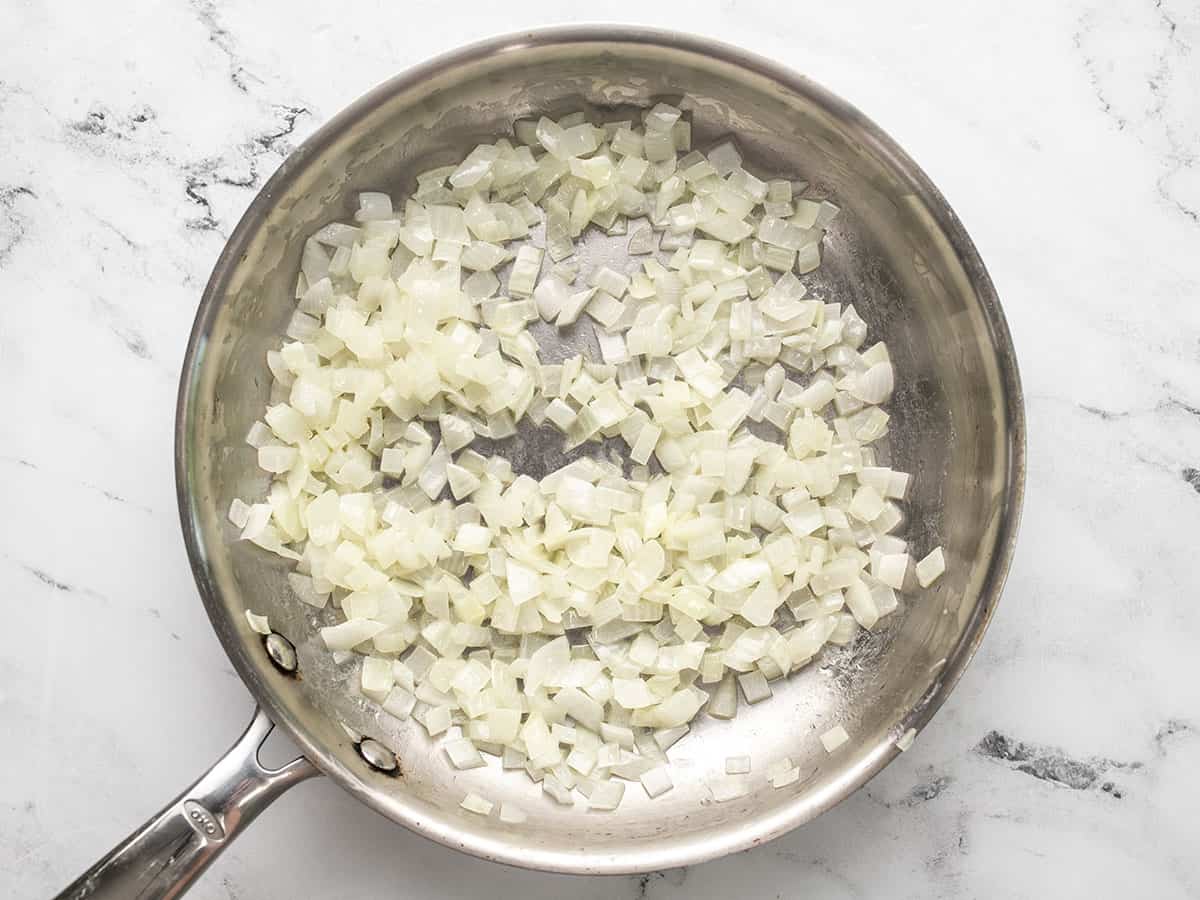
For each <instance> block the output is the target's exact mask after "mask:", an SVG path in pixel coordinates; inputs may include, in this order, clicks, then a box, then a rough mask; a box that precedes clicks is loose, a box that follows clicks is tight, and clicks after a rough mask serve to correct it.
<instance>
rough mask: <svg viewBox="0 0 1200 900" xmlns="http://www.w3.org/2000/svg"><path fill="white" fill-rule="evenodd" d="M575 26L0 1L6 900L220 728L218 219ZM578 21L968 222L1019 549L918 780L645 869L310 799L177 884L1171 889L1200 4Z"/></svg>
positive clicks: (713, 8) (1191, 652) (230, 698)
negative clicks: (746, 101)
mask: <svg viewBox="0 0 1200 900" xmlns="http://www.w3.org/2000/svg"><path fill="white" fill-rule="evenodd" d="M569 8H570V5H568V4H563V3H550V2H546V0H515V2H512V3H506V4H462V5H449V4H434V3H428V2H425V0H409V2H405V3H392V4H380V3H349V4H332V5H331V4H328V3H315V2H303V3H297V2H294V0H293V2H282V0H259V2H256V3H251V2H246V0H231V2H225V0H216V2H214V0H164V2H161V3H153V4H132V3H129V4H126V5H125V6H124V8H123V9H121V8H116V7H112V6H92V7H89V6H81V5H78V4H73V3H68V2H63V0H14V2H11V3H8V4H6V7H5V13H4V18H5V25H4V29H3V36H2V37H0V50H2V51H3V52H0V385H2V386H3V404H2V408H3V416H2V418H0V422H2V424H0V498H3V505H4V510H3V514H2V516H0V592H2V594H0V595H2V596H3V601H2V604H3V605H2V609H3V611H4V618H5V631H6V636H7V637H6V640H5V641H4V650H3V652H2V653H0V733H3V734H4V736H5V738H4V753H3V761H4V764H3V765H2V766H0V883H3V884H6V885H8V888H7V890H6V891H5V893H6V895H7V896H11V897H38V896H48V895H50V894H52V893H54V892H55V891H56V890H58V889H60V888H61V887H62V886H64V885H65V884H66V883H67V882H68V881H70V879H71V878H73V877H74V876H75V875H76V874H77V873H78V872H79V871H80V870H82V869H83V868H84V867H85V866H86V865H88V864H90V863H91V862H92V861H93V860H94V859H95V858H96V857H98V856H99V855H100V854H101V853H102V852H104V851H105V850H107V849H108V848H109V846H111V844H112V843H113V842H114V841H115V840H116V839H117V838H119V837H120V836H122V835H123V834H124V833H125V831H126V830H127V829H128V828H130V827H132V826H133V825H135V824H136V823H138V822H140V821H142V820H143V819H144V818H145V817H146V816H148V815H149V814H150V813H152V812H153V811H154V810H156V809H158V808H159V807H160V806H161V805H162V804H163V803H164V802H166V801H167V800H168V799H169V798H170V797H171V796H173V795H174V794H175V792H176V791H178V790H179V789H181V788H182V787H183V786H184V785H185V784H186V783H187V780H188V779H189V778H190V777H192V776H194V775H196V774H198V773H199V772H200V771H201V770H202V769H203V768H204V767H205V766H207V764H209V763H210V762H211V761H212V760H213V759H214V758H215V757H216V755H217V754H218V753H220V752H221V751H223V750H224V749H225V747H226V746H227V745H228V743H229V742H230V741H231V740H232V738H233V737H234V735H235V734H237V733H238V732H239V730H240V729H241V728H242V727H243V726H244V725H245V723H246V722H247V721H248V719H249V715H250V711H251V701H250V699H249V696H248V694H247V692H246V690H245V688H244V687H243V686H242V684H241V682H240V681H239V680H238V679H237V678H236V676H235V675H234V673H233V671H232V669H231V668H230V666H229V664H228V662H227V660H226V659H225V656H224V654H223V653H222V651H221V648H220V647H219V645H218V644H217V641H216V640H215V638H214V635H213V633H212V630H211V628H210V627H209V624H208V621H207V619H206V617H205V615H204V612H203V609H202V608H201V605H200V604H199V603H198V602H197V600H196V590H195V587H194V585H193V583H192V579H191V574H190V570H189V567H188V564H187V560H186V557H185V553H184V548H183V542H182V540H181V538H180V534H179V529H178V520H177V515H176V508H175V494H174V477H173V471H172V456H171V451H172V422H173V413H174V400H175V389H176V379H177V373H178V368H179V364H180V360H181V357H182V354H183V350H184V346H185V344H186V339H187V333H188V330H189V327H190V325H191V322H192V316H193V312H194V310H195V307H196V303H197V300H198V298H199V295H200V292H201V289H202V286H203V284H204V281H205V279H206V278H207V276H208V272H209V270H210V268H211V266H212V264H213V261H214V260H215V259H216V257H217V254H218V253H219V251H220V249H221V246H222V244H223V241H224V239H225V237H226V235H227V234H228V233H229V231H230V230H231V228H232V227H233V224H234V223H235V222H236V221H237V218H238V216H239V215H240V214H241V212H242V210H243V209H244V207H245V206H246V204H247V203H249V201H250V200H251V198H252V197H253V196H254V194H255V191H256V189H257V188H258V187H259V186H260V185H261V184H262V183H263V181H264V180H265V178H266V177H267V176H268V175H269V174H270V173H271V172H272V171H273V170H274V168H275V167H276V166H277V165H278V164H279V163H280V161H281V160H282V159H283V157H284V156H285V155H286V154H287V153H288V151H289V148H291V147H293V146H294V145H295V144H296V143H297V142H299V141H300V140H302V139H303V138H304V137H305V135H306V134H308V133H309V132H311V131H312V130H313V129H314V128H315V127H316V126H317V125H318V124H319V123H320V122H322V121H323V120H325V119H327V118H328V117H329V116H331V115H332V114H333V113H335V112H336V111H337V110H339V109H340V108H341V107H343V106H344V105H345V104H347V103H348V102H349V101H350V100H352V99H353V98H354V97H356V96H357V95H359V94H360V93H362V92H363V91H365V90H366V89H367V88H369V87H371V86H373V85H374V84H376V83H378V82H380V81H382V80H384V79H385V78H387V77H388V76H390V75H392V74H395V73H396V72H398V71H400V70H402V69H404V68H406V67H408V66H410V65H412V64H414V63H416V62H418V61H420V60H422V59H424V58H426V57H428V56H431V55H433V54H435V53H437V52H441V51H443V50H447V49H450V48H452V47H454V46H456V45H459V44H462V43H465V42H467V41H470V40H475V39H477V38H482V37H485V36H488V35H491V34H495V33H500V32H506V31H513V30H518V29H521V28H526V27H532V26H537V25H544V24H548V23H553V22H566V21H570V20H571V16H570V15H569V14H568V13H567V10H568V9H569ZM785 8H786V9H791V11H785ZM597 9H598V10H599V9H600V8H597ZM768 9H770V10H772V11H770V12H768ZM602 12H603V16H604V17H605V18H607V19H611V20H621V21H627V22H635V23H642V24H647V25H660V26H666V27H672V26H673V27H679V28H683V29H686V30H689V31H693V32H697V33H701V34H707V35H712V36H716V37H719V38H721V39H723V40H726V41H730V42H734V43H738V44H741V45H744V46H745V47H747V48H749V49H752V50H755V51H757V52H759V53H762V54H765V55H768V56H771V57H774V58H776V59H778V60H780V61H782V62H784V63H787V64H790V65H792V66H793V67H795V68H797V69H799V70H800V71H802V72H805V73H806V74H808V75H810V76H812V77H813V78H815V79H816V80H818V81H819V82H821V83H823V84H824V85H826V86H827V87H829V88H831V89H832V90H834V91H835V92H837V93H839V94H841V95H842V96H844V97H846V98H847V99H849V100H850V101H851V102H853V103H855V104H856V105H858V106H859V107H860V108H861V109H862V110H864V111H865V112H866V113H867V114H868V115H869V116H871V117H873V118H874V119H875V120H876V121H877V122H878V123H879V124H881V125H882V126H883V127H884V128H885V129H886V130H888V131H889V132H890V133H891V134H892V135H893V136H894V137H895V138H896V139H897V140H898V141H899V142H900V144H901V145H903V146H904V147H905V148H906V149H907V150H908V151H909V152H910V153H911V154H912V155H913V156H914V157H915V158H916V159H917V160H918V161H919V162H920V164H921V165H922V166H923V167H924V168H925V170H926V171H927V172H928V173H929V174H930V176H931V177H932V178H933V180H934V181H935V182H936V183H937V184H938V185H939V186H940V187H941V188H942V190H943V191H944V192H945V194H946V196H947V197H949V199H950V201H951V202H952V203H953V204H954V207H955V209H956V210H957V212H958V213H959V215H960V216H961V217H962V219H963V220H964V222H965V223H966V226H967V228H968V230H969V231H970V232H971V234H972V236H973V237H974V239H975V241H976V243H977V244H978V246H979V248H980V251H981V252H982V255H983V257H984V259H985V260H986V262H987V264H988V266H989V268H990V270H991V273H992V276H993V278H994V279H995V282H996V285H997V287H998V289H999V291H1000V295H1001V297H1002V298H1003V301H1004V304H1005V309H1006V311H1007V314H1008V317H1009V322H1010V323H1011V326H1012V330H1013V333H1014V336H1015V340H1016V344H1017V349H1018V353H1019V356H1020V361H1021V366H1022V375H1023V377H1024V382H1025V389H1026V397H1027V404H1028V415H1029V483H1028V495H1027V500H1026V504H1025V513H1024V524H1023V527H1022V534H1021V540H1020V544H1019V548H1018V551H1017V556H1016V560H1015V563H1014V565H1013V569H1012V574H1011V577H1010V580H1009V585H1008V589H1007V591H1006V593H1005V597H1004V601H1003V602H1002V603H1001V604H1000V607H999V611H998V613H997V615H996V618H995V620H994V622H993V624H992V626H991V629H990V631H989V632H988V635H987V638H986V640H985V641H984V643H983V646H982V649H981V650H980V652H979V654H978V656H977V657H976V659H975V661H974V663H973V664H972V665H971V667H970V668H969V670H968V672H967V674H966V676H965V678H964V679H963V681H962V683H961V685H960V686H959V688H958V689H957V691H956V692H955V693H954V695H953V696H952V697H951V699H950V700H949V702H948V703H947V704H946V706H945V707H944V709H943V710H942V711H941V713H940V714H939V715H938V716H937V717H936V718H935V720H934V722H933V723H932V725H931V726H930V727H929V728H928V729H927V730H926V731H925V732H924V733H923V734H922V735H921V737H920V738H919V739H918V741H917V743H916V745H915V747H914V748H913V749H912V750H911V751H910V752H909V753H907V754H905V755H904V756H903V757H902V758H901V759H899V760H898V761H897V762H896V763H895V764H894V765H892V766H891V767H889V768H888V769H887V770H886V771H885V772H884V773H883V774H882V775H880V776H879V777H878V778H876V779H875V780H874V781H872V782H871V783H870V784H869V785H868V786H867V788H865V789H864V790H862V791H860V792H859V793H857V794H856V795H854V796H853V797H852V798H850V799H849V800H848V801H846V802H845V803H843V804H841V805H840V806H839V807H837V808H836V809H835V810H833V811H832V812H830V813H828V814H827V815H825V816H824V817H822V818H821V819H819V820H818V821H817V822H816V823H814V824H813V825H811V826H808V827H805V828H803V829H801V830H799V831H797V832H794V833H792V834H790V835H788V836H786V837H784V838H781V839H779V840H777V841H775V842H774V843H771V844H769V845H767V846H764V847H762V848H759V849H757V850H754V851H751V852H749V853H745V854H742V855H738V856H735V857H732V858H727V859H724V860H721V861H718V862H713V863H708V864H705V865H702V866H696V867H693V868H690V869H686V870H679V871H672V872H667V873H662V874H654V875H650V876H643V877H633V878H622V879H578V878H576V879H572V878H567V877H558V876H547V875H540V874H535V873H530V872H524V871H518V870H515V869H508V868H504V867H500V866H497V865H493V864H489V863H485V862H482V861H479V860H476V859H473V858H468V857H465V856H463V855H459V854H456V853H454V852H452V851H450V850H447V849H443V848H442V847H439V846H436V845H433V844H431V843H429V842H427V841H425V840H424V839H422V838H420V837H417V836H415V835H412V834H409V833H408V832H405V831H404V830H402V829H399V828H395V827H389V826H388V825H386V824H385V823H384V822H383V821H382V820H381V819H380V818H378V817H377V816H376V814H374V813H373V812H371V811H370V810H368V809H367V808H366V807H364V806H361V805H359V804H358V803H356V802H355V801H353V800H352V799H351V798H350V797H349V796H348V795H346V794H344V793H343V792H342V791H341V790H339V789H338V788H337V787H335V786H334V785H333V784H330V783H323V782H321V781H317V782H313V783H310V784H307V785H304V786H303V787H302V788H300V789H297V790H295V791H293V792H291V793H289V794H288V795H287V796H285V797H284V798H283V799H282V800H281V801H280V802H279V803H278V806H277V808H275V809H272V810H270V811H269V812H268V813H267V814H266V815H265V816H264V817H263V819H262V821H261V822H260V823H259V824H257V825H256V826H255V827H254V828H253V829H251V830H250V831H249V832H248V833H247V834H246V835H245V836H244V837H243V838H241V839H240V840H239V841H238V843H237V844H236V845H234V846H233V847H232V848H231V849H230V850H229V852H227V853H226V854H225V855H224V856H223V857H222V858H221V859H220V860H219V861H218V863H217V864H216V865H215V867H214V868H213V869H212V870H211V871H210V872H209V873H208V875H207V876H206V877H205V878H204V879H203V881H202V882H201V883H200V884H199V885H198V886H197V887H196V888H195V890H194V893H193V894H192V896H194V897H196V898H198V900H213V898H228V900H238V898H291V897H351V896H354V897H385V896H396V897H411V898H433V897H438V898H460V897H461V898H466V897H484V896H488V897H492V896H495V897H514V898H516V897H520V898H522V900H538V898H547V900H549V898H559V897H566V896H569V897H572V898H576V900H590V898H605V900H608V898H625V897H628V898H631V900H632V898H650V900H673V898H684V897H687V898H689V900H700V898H722V900H724V898H729V897H734V896H736V897H739V898H743V900H759V898H763V900H765V898H777V897H778V898H785V897H786V898H791V897H799V896H806V897H820V898H826V897H830V898H841V897H866V896H888V897H914V898H916V897H920V898H931V897H960V896H961V897H1024V896H1035V895H1036V896H1053V897H1085V896H1086V897H1100V896H1119V895H1129V896H1144V897H1155V898H1158V900H1169V898H1177V897H1180V898H1181V897H1197V896H1200V855H1197V853H1196V847H1197V845H1198V844H1200V824H1198V822H1200V819H1198V817H1197V810H1200V769H1198V767H1197V762H1198V761H1200V679H1198V678H1197V677H1196V672H1197V669H1196V662H1195V660H1196V649H1195V648H1196V647H1197V646H1198V645H1200V606H1198V605H1197V602H1196V588H1197V586H1198V583H1200V579H1198V578H1197V575H1196V572H1197V568H1196V555H1195V554H1196V547H1195V542H1196V534H1197V533H1200V302H1198V301H1200V7H1197V6H1196V5H1195V4H1194V3H1189V2H1187V0H1119V2H1114V3H1101V2H1099V0H1066V2H1063V3H1043V2H1035V0H1016V2H1013V3H1004V4H994V3H993V4H984V3H961V2H951V0H930V2H926V3H923V4H919V5H917V6H915V7H914V6H911V5H907V4H883V3H879V4H874V3H866V2H843V3H827V4H823V5H822V6H821V7H820V11H819V12H818V11H817V9H816V8H810V7H808V6H807V5H799V4H797V5H795V6H788V5H784V4H766V3H752V2H748V0H721V2H718V3H708V2H693V3H679V2H674V0H668V2H664V3H659V4H646V3H634V2H629V0H613V2H610V3H608V4H606V5H605V6H604V7H603V8H602ZM347 21H351V22H352V23H353V25H352V26H351V27H348V26H347V25H346V22H347ZM114 647H121V648H123V652H121V653H114V652H113V648H114ZM278 752H279V753H281V754H282V753H283V752H285V751H284V750H280V751H278Z"/></svg>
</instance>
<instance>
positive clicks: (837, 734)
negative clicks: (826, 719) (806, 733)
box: [821, 725, 850, 753]
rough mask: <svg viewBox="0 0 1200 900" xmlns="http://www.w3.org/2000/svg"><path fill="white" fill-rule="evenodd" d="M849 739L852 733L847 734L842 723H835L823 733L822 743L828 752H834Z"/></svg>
mask: <svg viewBox="0 0 1200 900" xmlns="http://www.w3.org/2000/svg"><path fill="white" fill-rule="evenodd" d="M848 740H850V735H848V734H846V729H845V728H843V727H842V726H841V725H835V726H834V727H833V728H830V729H829V730H828V731H826V732H825V733H824V734H822V735H821V745H822V746H823V747H824V748H825V752H826V753H832V752H833V751H834V750H836V749H837V748H838V747H840V746H842V744H844V743H846V741H848Z"/></svg>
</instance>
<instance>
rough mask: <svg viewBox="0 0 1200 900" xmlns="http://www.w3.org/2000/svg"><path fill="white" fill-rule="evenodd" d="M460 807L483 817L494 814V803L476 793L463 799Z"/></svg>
mask: <svg viewBox="0 0 1200 900" xmlns="http://www.w3.org/2000/svg"><path fill="white" fill-rule="evenodd" d="M458 805H459V806H461V807H462V808H463V809H465V810H466V811H467V812H473V813H477V814H478V815H481V816H490V815H491V814H492V807H493V804H492V802H491V801H490V800H485V799H484V798H483V797H480V796H479V795H478V794H476V793H474V792H472V793H469V794H467V796H465V797H463V799H462V802H461V803H459V804H458Z"/></svg>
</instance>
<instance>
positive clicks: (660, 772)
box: [640, 766, 675, 800]
mask: <svg viewBox="0 0 1200 900" xmlns="http://www.w3.org/2000/svg"><path fill="white" fill-rule="evenodd" d="M640 780H641V782H642V787H643V788H645V789H646V794H647V795H648V796H649V797H650V799H651V800H653V799H654V798H655V797H661V796H662V795H663V794H665V793H666V792H667V791H669V790H671V788H673V787H675V783H674V782H673V781H671V776H670V775H669V774H668V772H667V767H666V766H659V767H658V768H657V769H651V770H650V771H649V772H645V773H643V774H642V777H641V779H640Z"/></svg>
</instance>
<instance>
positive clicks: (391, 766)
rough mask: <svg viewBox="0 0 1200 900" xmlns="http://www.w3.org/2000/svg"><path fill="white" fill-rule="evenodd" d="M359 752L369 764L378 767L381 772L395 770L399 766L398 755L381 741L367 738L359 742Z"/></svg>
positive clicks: (374, 767) (373, 767)
mask: <svg viewBox="0 0 1200 900" xmlns="http://www.w3.org/2000/svg"><path fill="white" fill-rule="evenodd" d="M358 753H359V756H361V757H362V758H363V759H365V760H366V761H367V765H368V766H370V767H371V768H372V769H378V770H379V771H380V772H394V771H396V769H397V767H398V766H399V763H398V762H397V761H396V755H395V754H394V753H392V751H390V750H389V749H388V748H387V747H385V746H383V744H381V743H379V741H376V740H373V739H371V738H365V739H364V740H362V741H361V742H360V743H359V745H358Z"/></svg>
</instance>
